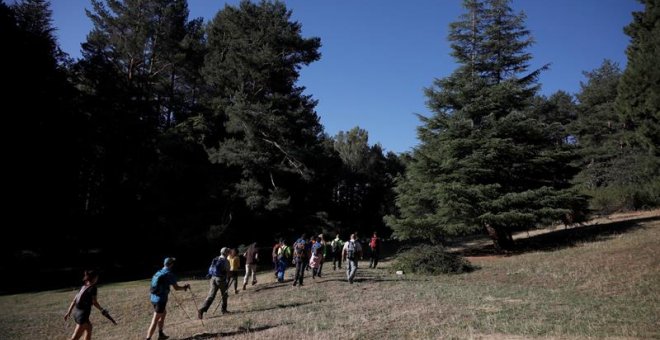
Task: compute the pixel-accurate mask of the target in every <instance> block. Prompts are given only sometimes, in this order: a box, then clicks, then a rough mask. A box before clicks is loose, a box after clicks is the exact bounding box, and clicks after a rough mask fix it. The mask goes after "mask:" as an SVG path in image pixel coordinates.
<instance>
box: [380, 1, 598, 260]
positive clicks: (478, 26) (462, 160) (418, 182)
mask: <svg viewBox="0 0 660 340" xmlns="http://www.w3.org/2000/svg"><path fill="white" fill-rule="evenodd" d="M508 3H509V1H504V0H490V1H472V0H468V1H465V2H464V5H465V8H466V9H467V13H466V14H464V15H462V16H461V18H460V21H458V22H456V23H453V24H451V25H450V30H451V32H450V35H449V40H450V41H451V44H452V49H453V50H454V52H453V56H454V57H455V58H456V60H457V61H458V63H459V64H460V66H459V68H458V69H457V70H455V71H454V73H452V74H451V75H449V76H448V77H446V78H443V79H438V80H436V81H435V84H434V87H432V88H430V89H427V91H426V95H427V97H428V98H429V100H428V105H429V107H430V108H431V109H432V110H433V111H434V115H433V116H432V117H428V118H427V117H420V118H421V119H422V123H423V125H422V126H421V127H419V132H418V136H419V139H420V141H421V143H420V145H419V146H418V147H417V148H416V149H415V150H414V152H413V154H412V159H411V160H410V162H409V164H408V166H407V172H406V174H405V175H404V176H403V177H401V178H400V179H399V182H398V186H397V188H396V190H397V193H398V198H397V206H398V207H399V209H400V215H398V216H389V217H388V223H389V225H390V226H391V227H392V228H393V229H394V231H395V234H396V235H397V236H398V237H400V238H402V239H425V240H427V241H430V242H433V243H437V242H441V241H442V238H443V237H446V236H448V235H455V234H464V233H470V232H475V231H487V232H488V234H489V235H490V236H491V238H492V239H493V241H494V244H495V246H496V247H498V248H501V249H507V248H511V247H512V246H513V240H512V238H511V235H512V232H513V231H515V230H524V229H529V228H534V227H536V226H538V225H540V224H545V223H551V222H554V221H558V220H561V219H562V218H565V217H566V216H567V215H576V214H582V213H583V212H584V210H585V209H586V208H585V206H586V200H585V198H584V197H580V196H577V195H576V194H575V192H574V191H572V190H571V189H570V186H571V185H570V179H571V178H572V177H573V175H574V174H575V172H576V169H575V168H574V167H572V166H571V165H570V162H571V161H572V160H573V159H574V158H575V152H574V151H573V150H572V146H571V145H570V144H569V143H565V142H563V138H561V137H562V136H565V132H563V131H562V127H561V124H560V123H559V122H557V121H555V119H554V118H553V119H552V120H551V121H544V119H545V120H547V119H546V118H547V117H546V118H544V117H539V116H538V115H537V114H535V110H534V107H533V106H532V104H533V99H534V96H535V94H536V92H537V90H538V85H537V84H536V78H537V77H538V74H539V73H540V72H541V71H542V69H538V70H534V71H531V72H528V71H527V70H528V62H529V60H531V58H532V56H531V54H529V53H528V52H526V49H527V48H528V47H529V46H530V45H531V44H532V39H531V38H530V37H529V31H528V30H527V29H526V28H525V26H524V18H525V17H524V15H522V14H514V13H513V11H512V10H511V8H510V7H509V5H508Z"/></svg>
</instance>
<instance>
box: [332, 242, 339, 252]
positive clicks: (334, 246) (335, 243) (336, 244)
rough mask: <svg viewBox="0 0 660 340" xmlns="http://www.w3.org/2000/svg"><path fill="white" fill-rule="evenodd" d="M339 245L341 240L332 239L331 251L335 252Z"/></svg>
mask: <svg viewBox="0 0 660 340" xmlns="http://www.w3.org/2000/svg"><path fill="white" fill-rule="evenodd" d="M340 247H341V241H340V240H334V241H332V252H333V253H336V252H337V251H339V248H340Z"/></svg>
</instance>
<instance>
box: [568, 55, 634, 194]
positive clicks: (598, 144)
mask: <svg viewBox="0 0 660 340" xmlns="http://www.w3.org/2000/svg"><path fill="white" fill-rule="evenodd" d="M584 75H585V77H586V78H587V81H586V82H582V83H581V84H580V85H581V90H580V92H579V93H578V95H577V98H578V100H579V105H578V119H577V120H576V121H575V122H573V123H572V124H571V127H570V129H571V132H572V133H573V135H574V136H575V137H576V139H577V143H578V146H579V147H580V152H581V155H582V157H581V158H582V162H581V164H580V168H581V169H582V171H581V173H580V175H579V176H578V179H577V180H578V181H579V182H580V183H581V184H582V185H584V186H585V187H586V188H587V189H595V188H598V187H604V186H608V185H612V184H614V183H615V182H616V181H617V177H618V176H619V174H617V171H613V167H612V166H613V163H615V162H617V159H620V158H622V155H623V154H622V148H623V137H622V131H623V128H622V123H621V120H620V118H619V115H618V114H617V112H616V109H615V107H614V100H615V98H616V96H617V86H618V85H619V80H620V79H621V69H620V68H619V66H618V65H617V64H616V63H614V62H612V61H610V60H605V61H603V64H602V65H601V66H600V67H599V68H597V69H595V70H593V71H590V72H584Z"/></svg>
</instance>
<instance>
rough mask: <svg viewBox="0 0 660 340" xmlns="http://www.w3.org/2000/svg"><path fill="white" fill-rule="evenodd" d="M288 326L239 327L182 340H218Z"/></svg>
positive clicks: (182, 339)
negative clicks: (217, 339) (233, 329)
mask: <svg viewBox="0 0 660 340" xmlns="http://www.w3.org/2000/svg"><path fill="white" fill-rule="evenodd" d="M283 325H286V323H282V324H278V325H263V326H258V327H243V326H241V327H239V328H238V330H235V331H232V332H218V333H202V334H195V335H193V336H191V337H187V338H181V340H205V339H216V338H219V337H223V336H234V335H240V334H251V333H255V332H261V331H265V330H267V329H271V328H275V327H279V326H283Z"/></svg>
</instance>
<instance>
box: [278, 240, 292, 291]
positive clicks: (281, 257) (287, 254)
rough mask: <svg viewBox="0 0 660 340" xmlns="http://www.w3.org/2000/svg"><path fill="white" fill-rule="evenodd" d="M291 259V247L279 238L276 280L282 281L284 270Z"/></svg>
mask: <svg viewBox="0 0 660 340" xmlns="http://www.w3.org/2000/svg"><path fill="white" fill-rule="evenodd" d="M289 259H291V247H289V246H287V245H286V241H285V240H280V248H279V249H278V250H277V282H284V272H285V271H286V267H288V266H289Z"/></svg>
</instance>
